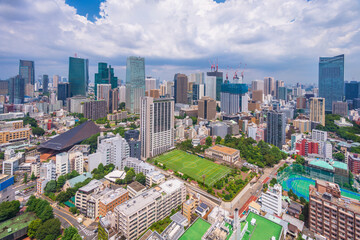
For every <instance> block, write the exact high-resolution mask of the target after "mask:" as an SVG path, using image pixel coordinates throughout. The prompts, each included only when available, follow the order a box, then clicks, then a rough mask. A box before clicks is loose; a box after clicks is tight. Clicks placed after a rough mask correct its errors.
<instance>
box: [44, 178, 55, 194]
mask: <svg viewBox="0 0 360 240" xmlns="http://www.w3.org/2000/svg"><path fill="white" fill-rule="evenodd" d="M44 190H45V192H56V181H55V180H50V181H49V182H48V183H47V184H46V186H45V189H44Z"/></svg>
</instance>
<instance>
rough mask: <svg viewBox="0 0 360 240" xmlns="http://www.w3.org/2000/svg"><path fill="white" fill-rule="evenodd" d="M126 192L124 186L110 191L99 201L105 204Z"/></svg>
mask: <svg viewBox="0 0 360 240" xmlns="http://www.w3.org/2000/svg"><path fill="white" fill-rule="evenodd" d="M127 192H128V191H127V190H126V189H124V188H118V189H116V190H115V191H112V192H111V193H109V194H107V196H105V197H104V198H103V199H101V200H100V202H102V203H103V204H105V205H108V204H109V203H111V202H113V201H114V200H116V199H117V198H118V197H120V196H123V195H124V194H126V193H127Z"/></svg>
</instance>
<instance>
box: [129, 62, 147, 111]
mask: <svg viewBox="0 0 360 240" xmlns="http://www.w3.org/2000/svg"><path fill="white" fill-rule="evenodd" d="M143 96H145V59H144V58H142V57H128V58H127V60H126V104H125V106H126V109H127V110H128V111H129V112H131V113H140V99H141V97H143Z"/></svg>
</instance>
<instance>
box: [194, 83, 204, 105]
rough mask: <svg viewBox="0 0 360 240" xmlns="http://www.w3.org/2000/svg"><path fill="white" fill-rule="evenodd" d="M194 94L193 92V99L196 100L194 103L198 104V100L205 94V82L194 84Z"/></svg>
mask: <svg viewBox="0 0 360 240" xmlns="http://www.w3.org/2000/svg"><path fill="white" fill-rule="evenodd" d="M192 94H193V98H192V100H193V101H194V104H196V102H197V101H199V99H201V98H202V97H204V96H205V86H204V84H193V89H192Z"/></svg>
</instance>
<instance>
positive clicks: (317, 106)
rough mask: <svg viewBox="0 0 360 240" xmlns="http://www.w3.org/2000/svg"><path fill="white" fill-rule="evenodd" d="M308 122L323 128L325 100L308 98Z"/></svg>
mask: <svg viewBox="0 0 360 240" xmlns="http://www.w3.org/2000/svg"><path fill="white" fill-rule="evenodd" d="M310 121H312V122H319V123H320V124H321V125H323V126H325V98H310Z"/></svg>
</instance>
